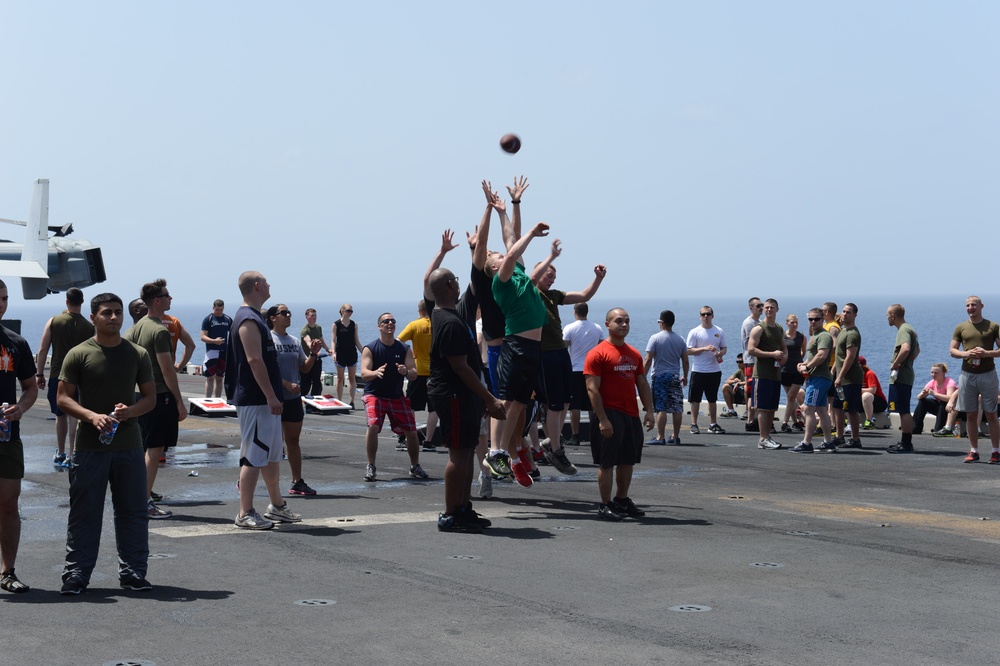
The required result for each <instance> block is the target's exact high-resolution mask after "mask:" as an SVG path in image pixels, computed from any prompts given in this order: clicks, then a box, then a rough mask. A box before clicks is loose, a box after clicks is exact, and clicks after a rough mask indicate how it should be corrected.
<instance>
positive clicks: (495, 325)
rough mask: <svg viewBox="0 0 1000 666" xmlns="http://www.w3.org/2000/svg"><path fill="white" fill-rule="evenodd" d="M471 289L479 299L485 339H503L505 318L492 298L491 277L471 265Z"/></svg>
mask: <svg viewBox="0 0 1000 666" xmlns="http://www.w3.org/2000/svg"><path fill="white" fill-rule="evenodd" d="M471 282H472V291H473V292H474V293H475V295H476V298H478V299H479V312H480V313H481V314H482V316H483V337H485V338H486V339H487V340H503V337H504V333H505V332H506V330H507V319H506V317H504V316H503V310H501V309H500V306H499V305H497V302H496V301H495V300H493V279H492V278H490V277H489V276H487V275H486V271H485V270H476V267H475V266H473V267H472V281H471Z"/></svg>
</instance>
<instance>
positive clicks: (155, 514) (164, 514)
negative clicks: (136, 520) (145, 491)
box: [146, 500, 174, 520]
mask: <svg viewBox="0 0 1000 666" xmlns="http://www.w3.org/2000/svg"><path fill="white" fill-rule="evenodd" d="M146 513H148V514H149V519H150V520H163V519H164V518H170V517H171V516H173V515H174V514H173V513H171V512H170V511H164V510H163V509H161V508H160V507H158V506H156V505H155V504H153V500H149V501H147V502H146Z"/></svg>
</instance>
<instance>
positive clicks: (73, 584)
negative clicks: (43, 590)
mask: <svg viewBox="0 0 1000 666" xmlns="http://www.w3.org/2000/svg"><path fill="white" fill-rule="evenodd" d="M86 589H87V586H86V585H84V584H83V581H81V580H80V579H79V578H70V579H69V580H67V581H66V582H65V583H63V584H62V587H61V588H59V594H80V593H81V592H83V591H84V590H86Z"/></svg>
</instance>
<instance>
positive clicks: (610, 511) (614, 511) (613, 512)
mask: <svg viewBox="0 0 1000 666" xmlns="http://www.w3.org/2000/svg"><path fill="white" fill-rule="evenodd" d="M597 517H598V518H600V519H601V520H610V521H611V522H615V523H617V522H621V520H622V519H623V518H625V516H624V515H623V514H622V511H621V509H619V508H618V505H616V504H615V503H614V501H613V500H612V501H611V502H608V503H607V504H602V505H601V506H599V507H597Z"/></svg>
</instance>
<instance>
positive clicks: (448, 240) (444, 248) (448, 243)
mask: <svg viewBox="0 0 1000 666" xmlns="http://www.w3.org/2000/svg"><path fill="white" fill-rule="evenodd" d="M453 238H455V232H454V231H452V230H451V229H445V230H444V233H443V234H441V253H442V254H447V253H448V252H451V251H452V250H454V249H455V248H456V247H458V246H457V245H455V243H453V242H452V239H453Z"/></svg>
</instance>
